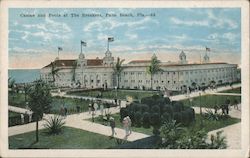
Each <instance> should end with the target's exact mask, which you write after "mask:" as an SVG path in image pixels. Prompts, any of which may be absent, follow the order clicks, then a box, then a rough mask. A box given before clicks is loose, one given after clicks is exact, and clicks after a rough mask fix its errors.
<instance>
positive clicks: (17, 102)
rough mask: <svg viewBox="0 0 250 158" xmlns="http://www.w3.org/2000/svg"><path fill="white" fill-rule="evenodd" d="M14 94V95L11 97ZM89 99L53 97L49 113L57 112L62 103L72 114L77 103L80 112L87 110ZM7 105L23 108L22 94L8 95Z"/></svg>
mask: <svg viewBox="0 0 250 158" xmlns="http://www.w3.org/2000/svg"><path fill="white" fill-rule="evenodd" d="M13 96H14V97H13ZM89 102H90V101H87V100H81V99H76V98H75V99H71V98H60V97H53V99H52V104H51V106H52V108H51V112H50V113H54V114H55V113H59V112H60V108H61V107H62V105H65V107H67V109H68V112H69V113H71V114H73V113H76V106H77V105H79V106H80V109H81V112H83V111H87V110H88V104H89ZM9 105H12V106H17V107H21V108H25V101H24V94H19V93H15V94H14V95H10V96H9Z"/></svg>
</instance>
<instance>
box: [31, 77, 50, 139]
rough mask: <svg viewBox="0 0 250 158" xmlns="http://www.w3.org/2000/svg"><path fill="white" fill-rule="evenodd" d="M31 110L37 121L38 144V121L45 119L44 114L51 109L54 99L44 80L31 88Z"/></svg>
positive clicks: (38, 81)
mask: <svg viewBox="0 0 250 158" xmlns="http://www.w3.org/2000/svg"><path fill="white" fill-rule="evenodd" d="M28 95H29V108H30V109H31V111H32V112H33V116H34V119H35V121H36V142H38V140H39V139H38V121H39V119H41V118H42V117H43V114H44V113H46V112H49V110H50V109H51V105H50V104H51V102H52V97H51V94H50V90H49V86H48V85H47V84H46V83H45V82H43V81H42V80H37V81H35V84H34V85H33V86H32V87H31V88H30V91H29V93H28Z"/></svg>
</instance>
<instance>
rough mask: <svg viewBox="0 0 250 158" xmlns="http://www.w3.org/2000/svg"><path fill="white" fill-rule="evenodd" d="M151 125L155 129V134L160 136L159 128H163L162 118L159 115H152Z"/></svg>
mask: <svg viewBox="0 0 250 158" xmlns="http://www.w3.org/2000/svg"><path fill="white" fill-rule="evenodd" d="M150 124H151V125H152V126H153V127H154V129H153V134H154V135H159V134H160V131H159V128H160V126H161V117H160V114H159V113H152V114H151V116H150Z"/></svg>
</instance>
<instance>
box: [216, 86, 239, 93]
mask: <svg viewBox="0 0 250 158" xmlns="http://www.w3.org/2000/svg"><path fill="white" fill-rule="evenodd" d="M219 93H239V94H241V87H240V88H235V89H230V90H226V91H221V92H219Z"/></svg>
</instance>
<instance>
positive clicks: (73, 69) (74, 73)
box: [72, 61, 77, 82]
mask: <svg viewBox="0 0 250 158" xmlns="http://www.w3.org/2000/svg"><path fill="white" fill-rule="evenodd" d="M76 68H77V61H74V62H73V68H72V82H75V81H76Z"/></svg>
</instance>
